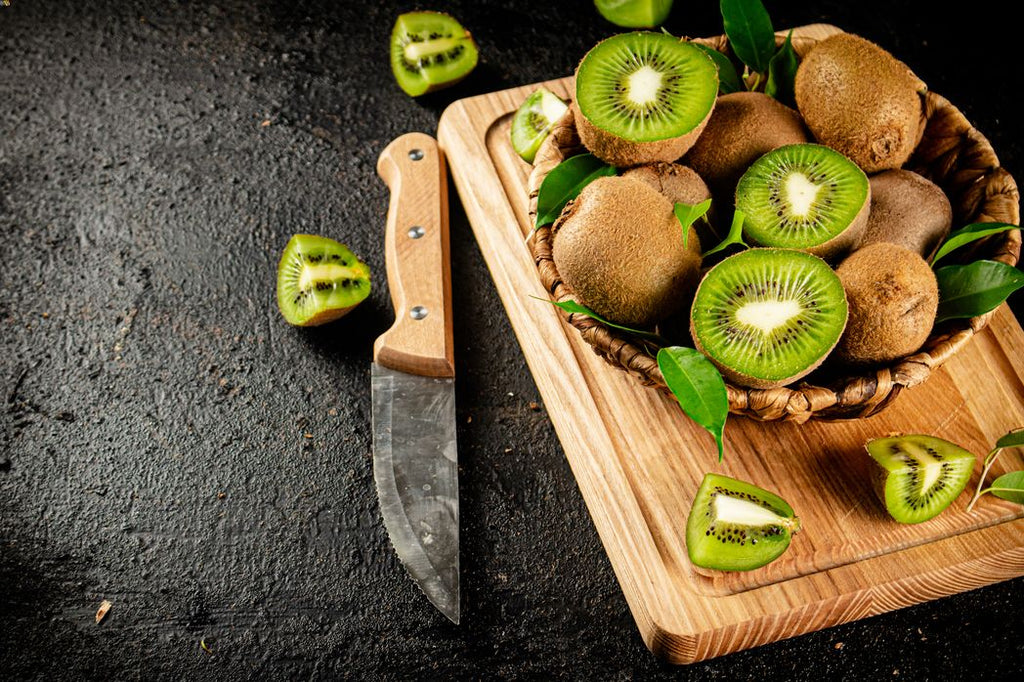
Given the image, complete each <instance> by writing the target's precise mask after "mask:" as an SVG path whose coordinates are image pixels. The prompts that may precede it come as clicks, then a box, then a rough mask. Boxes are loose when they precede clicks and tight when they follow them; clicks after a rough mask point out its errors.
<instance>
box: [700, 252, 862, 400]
mask: <svg viewBox="0 0 1024 682" xmlns="http://www.w3.org/2000/svg"><path fill="white" fill-rule="evenodd" d="M848 312H849V311H848V307H847V303H846V295H845V293H844V291H843V285H842V283H841V282H840V280H839V277H838V276H837V275H836V273H835V272H834V271H833V270H832V268H831V267H829V265H828V263H826V262H825V261H823V260H822V259H821V258H818V257H817V256H814V255H812V254H809V253H806V252H804V251H798V250H794V249H767V248H759V249H749V250H746V251H741V252H740V253H737V254H736V255H733V256H729V257H728V258H726V259H725V260H723V261H722V262H720V263H718V264H717V265H715V266H714V267H713V268H711V269H710V270H708V272H707V274H706V275H705V276H704V279H703V280H701V283H700V285H699V286H698V287H697V293H696V295H695V296H694V300H693V306H692V308H691V309H690V332H691V334H692V336H693V342H694V345H695V346H696V348H697V350H699V351H701V352H702V353H704V354H705V355H706V356H707V357H708V358H709V359H710V360H711V361H712V362H713V363H714V364H715V365H716V366H717V367H718V369H719V370H720V371H721V372H722V375H723V376H725V377H726V378H727V379H729V380H730V381H732V382H733V383H735V384H738V385H740V386H749V387H752V388H775V387H777V386H785V385H786V384H790V383H792V382H794V381H796V380H797V379H799V378H801V377H803V376H805V375H806V374H808V373H810V372H811V371H812V370H814V369H815V368H816V367H818V365H820V364H821V363H822V361H824V359H825V358H826V357H827V356H828V354H829V352H830V351H831V350H832V349H833V348H834V347H835V345H836V343H837V342H838V341H839V338H840V337H841V336H842V334H843V329H844V328H845V327H846V320H847V315H848Z"/></svg>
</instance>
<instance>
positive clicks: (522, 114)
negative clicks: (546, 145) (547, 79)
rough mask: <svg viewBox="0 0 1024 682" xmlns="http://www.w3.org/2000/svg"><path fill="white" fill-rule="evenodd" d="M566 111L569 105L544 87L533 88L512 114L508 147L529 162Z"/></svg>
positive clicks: (531, 161)
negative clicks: (510, 142) (510, 141)
mask: <svg viewBox="0 0 1024 682" xmlns="http://www.w3.org/2000/svg"><path fill="white" fill-rule="evenodd" d="M568 110H569V105H568V104H566V103H565V102H563V101H562V98H561V97H559V96H558V95H556V94H555V93H553V92H551V91H550V90H548V89H547V88H537V89H536V90H534V91H533V92H532V93H530V95H529V96H528V97H527V98H526V99H525V100H523V103H522V104H521V105H519V109H517V110H516V113H515V116H513V117H512V131H511V137H512V148H513V149H514V150H515V151H516V154H519V156H520V157H521V158H522V159H523V161H526V162H527V163H533V159H534V157H535V156H537V150H538V149H540V145H541V143H543V142H544V140H546V139H547V136H548V133H550V132H551V128H553V127H554V125H555V124H556V123H557V122H558V121H559V120H560V119H561V118H562V116H564V115H565V112H566V111H568Z"/></svg>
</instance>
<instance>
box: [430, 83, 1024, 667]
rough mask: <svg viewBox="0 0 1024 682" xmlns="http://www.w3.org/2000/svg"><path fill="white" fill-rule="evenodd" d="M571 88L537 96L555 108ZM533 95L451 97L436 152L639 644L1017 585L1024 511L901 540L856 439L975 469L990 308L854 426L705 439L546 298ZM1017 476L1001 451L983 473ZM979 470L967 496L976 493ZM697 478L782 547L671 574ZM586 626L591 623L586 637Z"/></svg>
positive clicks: (1014, 336)
mask: <svg viewBox="0 0 1024 682" xmlns="http://www.w3.org/2000/svg"><path fill="white" fill-rule="evenodd" d="M571 82H572V81H571V79H570V78H564V79H560V80H554V81H549V82H547V83H543V85H544V86H546V87H547V88H549V89H550V90H552V91H553V92H555V93H556V94H558V95H559V96H562V97H563V98H566V99H568V98H569V94H570V88H571ZM539 85H542V84H540V83H538V84H534V85H529V86H524V87H520V88H514V89H510V90H505V91H502V92H496V93H492V94H489V95H484V96H479V97H473V98H469V99H464V100H460V101H458V102H456V103H454V104H453V105H451V106H450V107H449V108H448V109H447V110H446V112H445V113H444V115H443V116H442V119H441V122H440V126H439V131H438V138H439V141H440V143H441V146H442V148H443V149H444V151H445V154H446V155H447V157H448V160H449V162H450V164H451V170H452V176H453V178H454V181H455V184H456V187H457V189H458V192H459V196H460V197H461V199H462V202H463V205H464V207H465V209H466V213H467V216H468V217H469V220H470V223H471V225H472V228H473V231H474V233H475V236H476V239H477V241H478V243H479V245H480V248H481V251H482V252H483V255H484V258H485V260H486V261H487V265H488V268H489V270H490V273H491V276H492V277H493V279H494V283H495V286H496V288H497V290H498V293H499V295H500V296H501V299H502V302H503V304H504V306H505V310H506V312H507V314H508V316H509V318H510V320H511V322H512V326H513V329H514V330H515V333H516V336H517V338H518V340H519V343H520V345H521V347H522V349H523V352H524V354H525V357H526V360H527V362H528V364H529V367H530V370H531V372H532V374H533V377H534V379H535V381H536V383H537V387H538V389H539V391H540V393H541V395H542V397H543V399H544V402H545V406H546V408H547V411H548V414H549V415H550V416H551V420H552V422H553V424H554V426H555V429H556V431H557V433H558V436H559V439H560V441H561V443H562V446H563V448H564V450H565V454H566V458H567V459H568V461H569V463H570V465H571V467H572V470H573V473H574V475H575V477H576V479H577V483H578V485H579V488H580V491H581V493H582V494H583V497H584V499H585V500H586V503H587V506H588V509H589V510H590V513H591V516H592V518H593V521H594V524H595V526H596V527H597V530H598V533H599V534H600V536H601V540H602V542H603V543H604V546H605V549H606V551H607V552H608V556H609V559H610V561H611V563H612V566H613V567H614V569H615V573H616V576H617V578H618V580H619V583H620V586H621V587H622V590H623V592H624V594H625V596H626V599H627V601H628V603H629V605H630V608H631V610H632V613H633V616H634V618H635V619H636V623H637V626H638V627H639V629H640V632H641V634H642V636H643V638H644V641H645V642H646V643H647V645H648V647H650V649H651V650H652V651H653V652H654V653H655V654H657V655H658V656H660V657H662V658H664V659H666V660H668V661H671V662H675V663H688V662H693V661H698V660H703V659H707V658H712V657H715V656H719V655H722V654H725V653H729V652H733V651H738V650H741V649H745V648H749V647H752V646H757V645H760V644H764V643H767V642H772V641H775V640H779V639H783V638H786V637H791V636H794V635H798V634H801V633H805V632H809V631H812V630H817V629H820V628H824V627H829V626H832V625H836V624H839V623H843V622H848V621H851V620H856V619H859V618H863V617H866V616H870V615H874V614H878V613H883V612H886V611H890V610H893V609H897V608H900V607H903V606H907V605H910V604H915V603H919V602H923V601H927V600H930V599H935V598H938V597H942V596H944V595H949V594H954V593H957V592H962V591H964V590H969V589H972V588H975V587H980V586H982V585H987V584H991V583H994V582H997V581H1000V580H1006V579H1009V578H1012V577H1016V576H1019V575H1022V574H1024V507H1022V506H1020V505H1015V504H1011V503H1009V502H1005V501H1002V500H999V499H996V498H993V497H992V496H990V495H989V496H986V497H984V498H982V501H981V502H979V504H978V505H977V506H976V507H975V509H974V510H973V511H972V512H971V513H970V514H967V513H966V512H965V508H966V505H967V502H968V498H969V494H964V495H962V496H961V497H960V499H958V500H957V501H956V502H955V503H954V505H953V506H952V507H951V508H950V509H948V510H947V511H946V512H944V513H943V514H941V515H940V516H938V517H936V518H935V519H933V520H931V521H929V522H926V523H923V524H919V525H916V526H904V525H900V524H898V523H896V522H894V521H892V520H890V519H889V517H888V516H887V515H886V513H885V511H884V508H883V507H882V506H881V505H880V504H879V503H878V501H877V500H876V499H875V497H874V495H873V492H872V490H871V487H870V480H871V474H872V473H873V471H872V467H873V466H874V464H873V462H872V460H871V459H870V458H869V457H868V455H867V454H866V451H865V449H864V443H865V442H866V440H868V439H869V438H873V437H878V436H882V435H886V434H890V433H893V432H904V433H911V432H920V433H930V434H935V435H939V436H942V437H944V438H947V439H949V440H952V441H955V442H957V443H960V444H961V445H963V446H964V447H967V448H969V449H970V450H971V451H973V452H975V453H977V454H979V455H983V454H984V453H985V452H987V450H988V448H989V447H991V444H992V443H993V442H994V440H995V439H996V438H997V437H999V436H1000V435H1002V434H1003V433H1005V432H1006V431H1007V430H1009V429H1010V428H1013V427H1015V426H1020V425H1024V370H1022V369H1021V367H1020V365H1019V363H1015V362H1014V357H1015V356H1016V355H1019V353H1020V352H1021V350H1024V332H1022V331H1021V327H1020V325H1019V324H1018V322H1017V321H1016V319H1015V318H1014V317H1013V315H1012V314H1011V313H1010V311H1009V310H1008V309H1007V308H1006V306H1005V305H1004V306H1003V307H1002V308H1001V309H1000V310H999V311H998V312H997V313H996V314H995V316H994V317H993V319H992V322H991V323H990V324H989V326H988V328H987V329H985V330H984V332H983V333H982V334H980V335H979V336H978V337H977V338H976V339H974V341H973V342H972V343H971V344H970V345H968V346H967V347H966V348H965V349H964V350H963V351H961V352H960V353H958V354H957V355H956V356H954V357H953V358H952V359H951V360H950V361H949V362H947V363H946V365H945V366H944V367H943V368H942V369H941V370H940V371H939V372H937V373H936V374H934V375H933V376H932V377H931V378H929V379H928V381H927V382H925V383H924V384H923V385H921V386H918V387H915V388H913V389H909V390H906V391H904V392H903V393H902V394H901V395H900V396H899V398H897V400H896V401H895V402H894V403H893V405H892V406H891V407H889V408H888V409H886V410H885V411H883V412H882V413H881V414H880V415H877V416H875V417H872V418H870V419H862V420H856V421H846V422H831V423H829V422H811V423H807V424H802V425H798V424H791V423H762V422H755V421H752V420H748V419H746V418H743V417H736V416H730V418H729V421H728V424H727V426H726V430H725V440H726V452H725V458H724V461H723V462H721V463H719V462H718V460H717V453H716V450H715V446H714V442H713V440H712V438H711V437H710V436H709V435H708V434H707V433H706V432H705V431H703V430H702V429H701V428H699V427H697V426H695V425H694V424H693V423H692V422H690V421H689V420H688V419H687V417H686V416H685V415H684V414H683V413H682V412H681V410H680V409H679V407H678V404H676V403H675V402H674V401H673V400H672V399H671V397H670V396H666V395H664V394H662V393H661V392H659V391H656V390H653V389H650V388H647V387H644V386H642V385H641V384H640V383H639V382H638V381H636V380H635V379H634V377H632V376H630V375H628V374H627V373H626V372H623V371H621V370H619V369H616V368H613V367H611V366H609V365H607V364H606V363H604V362H603V361H602V360H601V359H600V358H598V357H597V356H596V355H595V354H594V353H593V352H592V350H591V348H590V347H589V346H588V345H587V344H586V343H585V342H583V340H582V339H581V338H580V336H579V333H578V331H577V330H576V329H574V328H572V327H570V326H569V325H568V324H567V323H566V322H565V321H564V320H563V318H562V316H561V313H560V312H559V311H558V309H556V308H555V307H554V306H551V305H549V304H548V303H545V302H544V301H543V300H541V301H538V300H536V299H535V298H534V297H537V298H541V299H546V298H548V292H547V291H545V290H544V288H543V286H542V285H541V282H540V279H539V277H538V275H537V270H536V268H535V266H534V262H533V259H532V256H531V254H530V250H529V248H528V247H527V244H526V240H527V239H528V238H529V235H530V232H531V224H530V220H529V217H528V208H529V206H528V203H529V202H528V196H527V189H526V181H527V177H528V174H529V171H530V166H529V165H528V164H526V163H524V162H523V161H522V160H521V159H520V158H519V157H518V156H517V155H516V154H515V152H514V151H513V150H512V148H511V145H510V143H509V124H510V117H511V114H512V113H513V112H514V111H515V109H516V108H517V107H518V106H519V104H520V103H521V102H522V100H523V99H524V98H525V97H526V96H527V95H528V94H529V93H530V92H532V91H533V90H534V89H535V88H536V87H537V86H539ZM1022 467H1024V460H1022V457H1021V453H1020V451H1008V452H1005V453H1004V454H1003V455H1002V456H1001V459H1000V461H999V463H998V465H997V466H996V467H995V471H993V472H992V474H990V476H996V475H999V474H1001V473H1003V472H1005V471H1009V470H1013V469H1020V468H1022ZM980 469H981V466H980V457H979V463H978V466H977V467H976V468H975V473H974V477H973V478H972V480H971V482H970V483H969V489H973V487H974V486H975V485H976V484H977V478H978V476H979V475H980ZM708 471H716V472H719V473H723V474H726V475H729V476H733V477H736V478H740V479H744V480H747V481H750V482H752V483H755V484H757V485H761V486H763V487H766V488H768V489H771V490H774V491H775V492H777V493H779V494H780V495H781V496H782V497H783V498H785V499H786V500H788V501H789V502H790V503H791V504H792V506H793V507H794V509H795V510H796V513H797V515H798V516H799V517H800V518H801V521H802V524H803V530H802V531H801V533H800V534H798V535H797V536H796V537H795V538H794V540H793V543H792V546H791V547H790V549H789V550H788V551H787V552H786V553H785V554H784V555H783V556H782V557H781V558H780V559H778V560H776V561H775V562H773V563H771V564H769V565H768V566H766V567H764V568H762V569H758V570H755V571H751V572H746V573H724V572H705V571H698V570H696V569H695V568H694V567H693V566H692V565H691V564H690V562H689V560H688V558H687V554H686V546H685V538H684V535H685V532H684V531H685V523H686V517H687V514H688V512H689V508H690V504H691V502H692V500H693V497H694V495H695V493H696V491H697V488H698V486H699V483H700V481H701V479H702V478H703V476H704V474H705V473H706V472H708ZM595 627H600V624H595Z"/></svg>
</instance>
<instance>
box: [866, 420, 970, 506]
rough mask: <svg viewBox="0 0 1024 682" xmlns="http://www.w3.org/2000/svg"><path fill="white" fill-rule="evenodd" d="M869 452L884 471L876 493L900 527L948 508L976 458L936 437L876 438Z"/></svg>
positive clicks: (869, 447)
mask: <svg viewBox="0 0 1024 682" xmlns="http://www.w3.org/2000/svg"><path fill="white" fill-rule="evenodd" d="M867 450H868V454H870V455H871V457H872V458H874V460H875V462H876V463H877V464H878V465H879V467H881V471H880V474H881V475H880V477H879V479H878V485H877V486H876V488H875V490H876V492H877V493H878V495H879V498H880V499H881V500H882V502H883V503H884V504H885V508H886V511H888V512H889V515H890V516H892V518H894V519H895V520H897V521H899V522H900V523H921V522H922V521H927V520H928V519H931V518H933V517H935V516H936V515H937V514H939V513H940V512H942V511H943V510H944V509H946V508H947V507H949V505H951V504H952V503H953V500H955V499H956V498H957V497H959V495H960V493H962V492H963V490H964V488H966V487H967V482H968V481H969V480H970V478H971V472H972V471H973V470H974V462H975V457H974V455H973V454H971V453H970V452H968V451H967V450H964V449H963V448H962V447H960V446H959V445H956V444H955V443H950V442H949V441H948V440H943V439H942V438H937V437H935V436H926V435H918V434H911V435H902V436H893V437H889V438H876V439H874V440H870V441H868V443H867Z"/></svg>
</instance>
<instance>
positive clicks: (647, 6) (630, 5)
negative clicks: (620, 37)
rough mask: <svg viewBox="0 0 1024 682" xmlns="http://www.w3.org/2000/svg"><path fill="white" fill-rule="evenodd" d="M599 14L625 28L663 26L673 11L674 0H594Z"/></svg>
mask: <svg viewBox="0 0 1024 682" xmlns="http://www.w3.org/2000/svg"><path fill="white" fill-rule="evenodd" d="M594 5H595V6H596V7H597V11H598V13H599V14H600V15H601V16H602V17H604V18H605V19H607V20H608V21H610V22H611V23H613V24H615V25H616V26H622V27H623V28H654V27H655V26H661V25H662V24H663V23H664V22H665V19H667V18H668V13H669V11H671V9H672V0H594Z"/></svg>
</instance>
